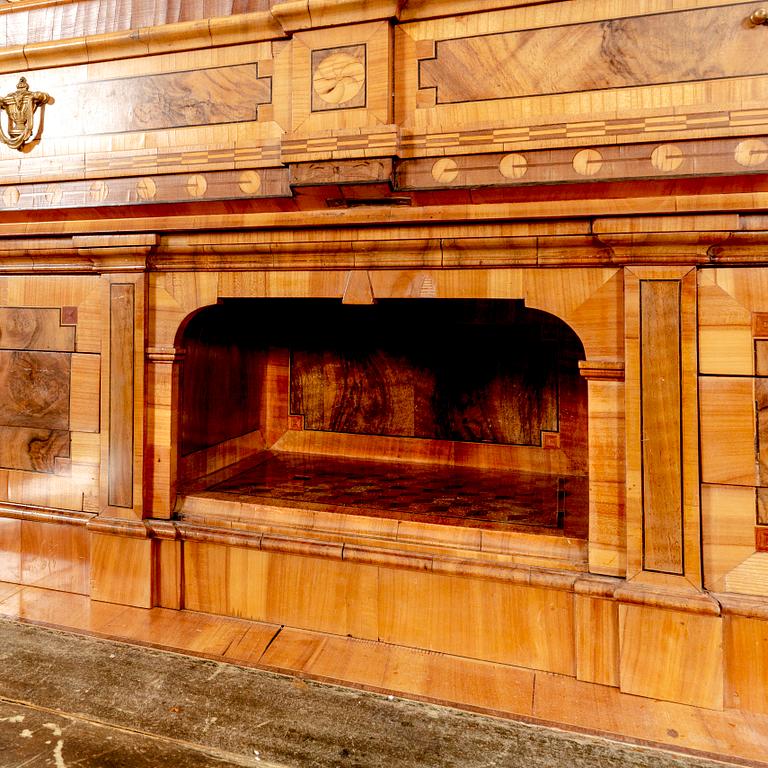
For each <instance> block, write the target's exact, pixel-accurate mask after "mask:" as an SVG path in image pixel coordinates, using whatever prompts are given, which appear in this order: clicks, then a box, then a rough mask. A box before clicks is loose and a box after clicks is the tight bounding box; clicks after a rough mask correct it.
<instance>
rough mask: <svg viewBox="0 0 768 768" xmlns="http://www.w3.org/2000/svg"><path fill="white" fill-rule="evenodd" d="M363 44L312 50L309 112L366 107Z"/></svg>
mask: <svg viewBox="0 0 768 768" xmlns="http://www.w3.org/2000/svg"><path fill="white" fill-rule="evenodd" d="M365 53H366V52H365V45H347V46H343V47H340V48H329V49H326V50H315V51H312V111H313V112H319V111H322V110H328V109H340V108H344V109H348V108H350V107H364V106H365Z"/></svg>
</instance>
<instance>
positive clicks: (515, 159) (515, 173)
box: [499, 154, 528, 179]
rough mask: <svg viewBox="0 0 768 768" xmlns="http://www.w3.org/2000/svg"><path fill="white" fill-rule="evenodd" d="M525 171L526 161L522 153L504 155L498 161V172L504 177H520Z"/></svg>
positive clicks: (526, 167)
mask: <svg viewBox="0 0 768 768" xmlns="http://www.w3.org/2000/svg"><path fill="white" fill-rule="evenodd" d="M527 171H528V161H527V160H526V159H525V156H523V155H519V154H513V155H505V156H504V157H502V158H501V160H500V161H499V173H500V174H501V175H502V176H503V177H504V178H505V179H521V178H522V177H523V176H525V174H526V172H527Z"/></svg>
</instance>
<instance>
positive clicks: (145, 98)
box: [57, 63, 271, 135]
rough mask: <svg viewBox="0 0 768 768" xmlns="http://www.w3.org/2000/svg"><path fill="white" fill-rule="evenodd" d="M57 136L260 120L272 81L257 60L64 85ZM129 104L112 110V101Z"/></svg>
mask: <svg viewBox="0 0 768 768" xmlns="http://www.w3.org/2000/svg"><path fill="white" fill-rule="evenodd" d="M57 96H58V97H59V99H61V101H62V102H63V103H62V105H61V107H60V108H59V109H58V111H57V117H58V119H59V120H61V121H63V122H64V123H65V127H66V130H62V127H64V126H62V127H60V128H59V129H58V130H57V133H58V134H59V135H67V134H69V135H88V134H99V133H120V132H128V131H141V130H157V129H159V128H173V127H181V126H189V125H212V124H216V123H234V122H243V121H250V120H256V119H257V117H258V109H257V107H258V105H259V104H268V103H269V101H270V100H271V79H270V78H268V77H267V78H260V77H259V76H258V67H257V65H256V64H255V63H253V64H241V65H236V66H223V67H215V68H208V69H194V70H191V71H189V72H168V73H166V74H155V75H144V76H140V77H122V78H115V79H111V80H100V81H98V80H97V81H92V82H89V83H84V84H80V85H77V86H70V87H65V88H61V89H60V91H59V93H58V94H57ZM118 103H121V104H125V105H130V108H129V109H110V108H108V106H107V105H110V104H118Z"/></svg>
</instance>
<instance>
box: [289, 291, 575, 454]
mask: <svg viewBox="0 0 768 768" xmlns="http://www.w3.org/2000/svg"><path fill="white" fill-rule="evenodd" d="M582 355H583V353H582V352H581V345H580V343H579V342H578V339H577V338H576V337H575V335H574V334H572V333H570V332H569V330H568V329H567V328H566V327H565V326H564V325H563V324H562V323H560V322H559V321H557V320H556V319H555V318H553V317H551V316H548V315H546V314H544V313H541V312H536V311H533V310H526V309H524V308H523V307H522V306H521V304H520V303H519V302H495V303H494V302H465V301H456V302H437V301H433V302H429V303H427V304H426V305H425V304H424V303H419V302H407V301H390V302H385V303H384V302H383V303H380V304H377V305H373V306H359V307H358V306H345V307H339V306H338V305H330V306H328V307H326V308H323V310H322V314H318V315H317V316H315V317H313V318H312V322H309V321H308V322H307V323H306V327H305V329H304V331H303V333H302V335H301V336H300V337H299V338H298V339H297V341H296V344H295V346H294V347H293V351H292V356H291V363H292V366H291V412H292V413H294V414H301V415H303V416H304V428H305V429H310V430H321V431H331V432H347V433H354V434H371V435H387V436H400V437H420V438H434V439H442V440H458V441H469V442H490V443H501V444H515V445H541V444H542V443H541V441H542V437H541V432H542V431H543V430H547V431H553V432H557V431H558V429H559V424H558V381H559V379H560V378H561V377H568V376H569V374H570V379H571V380H573V381H578V380H579V377H578V375H576V361H577V359H578V358H579V357H580V356H582ZM569 368H570V370H569ZM583 386H584V385H583V383H581V382H580V383H579V384H577V385H576V389H577V390H578V388H579V387H581V388H582V392H583Z"/></svg>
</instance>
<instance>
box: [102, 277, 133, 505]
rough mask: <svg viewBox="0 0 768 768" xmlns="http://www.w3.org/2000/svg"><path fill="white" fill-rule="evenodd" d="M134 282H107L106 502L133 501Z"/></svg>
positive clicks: (120, 502)
mask: <svg viewBox="0 0 768 768" xmlns="http://www.w3.org/2000/svg"><path fill="white" fill-rule="evenodd" d="M134 294H135V290H134V286H133V285H132V284H130V283H115V284H114V285H111V286H110V297H109V308H110V325H109V328H110V331H109V491H108V498H109V504H111V505H114V506H117V507H131V506H132V505H133V448H134V444H133V441H134V431H133V417H134V401H133V385H134V376H133V365H134V361H133V350H134V342H133V334H134V318H135V307H134Z"/></svg>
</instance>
